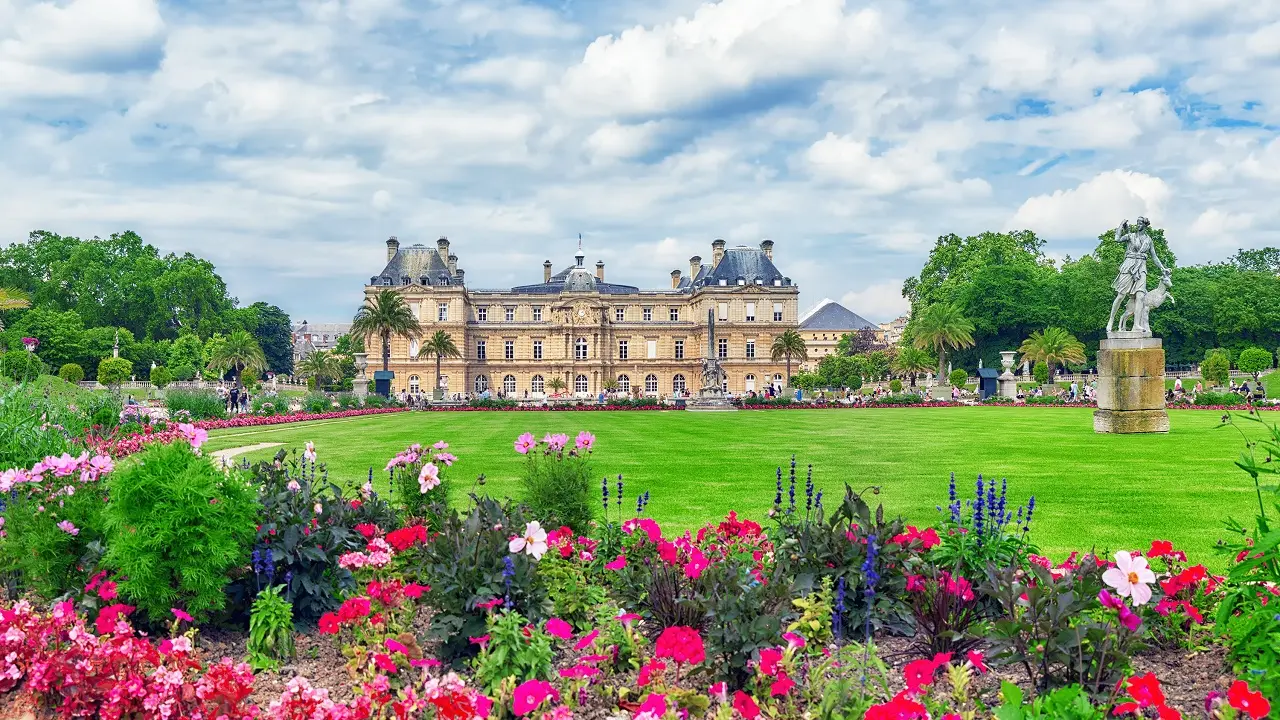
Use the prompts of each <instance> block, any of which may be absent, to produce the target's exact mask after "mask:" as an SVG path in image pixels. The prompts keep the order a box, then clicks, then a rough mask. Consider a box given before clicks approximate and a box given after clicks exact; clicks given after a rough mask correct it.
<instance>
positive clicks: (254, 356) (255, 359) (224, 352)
mask: <svg viewBox="0 0 1280 720" xmlns="http://www.w3.org/2000/svg"><path fill="white" fill-rule="evenodd" d="M209 367H210V368H213V369H216V370H218V371H219V372H222V373H225V372H227V371H231V372H232V373H234V374H235V380H236V382H237V383H239V382H240V377H241V375H242V374H243V373H244V371H245V370H248V371H250V372H252V373H255V374H256V373H260V372H262V371H263V370H265V369H266V367H267V358H266V356H265V355H263V354H262V348H261V347H259V346H258V341H257V340H256V339H254V337H253V336H252V335H250V334H249V333H247V332H245V331H244V330H237V331H235V332H233V333H231V334H230V335H228V336H227V337H226V338H225V339H223V341H222V343H221V344H219V345H218V346H217V348H215V350H214V353H213V356H212V357H210V358H209Z"/></svg>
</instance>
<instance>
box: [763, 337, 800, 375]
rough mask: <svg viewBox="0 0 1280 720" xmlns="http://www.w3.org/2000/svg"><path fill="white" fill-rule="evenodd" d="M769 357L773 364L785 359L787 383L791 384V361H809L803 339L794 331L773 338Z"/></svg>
mask: <svg viewBox="0 0 1280 720" xmlns="http://www.w3.org/2000/svg"><path fill="white" fill-rule="evenodd" d="M769 355H770V356H771V357H772V358H773V361H774V362H777V361H779V360H782V359H783V358H786V361H787V382H788V383H789V382H791V361H792V360H793V359H798V360H800V361H801V362H804V361H805V360H808V359H809V352H808V350H806V349H805V345H804V338H803V337H801V335H800V333H798V332H796V331H795V330H787V331H786V332H784V333H782V334H781V335H779V336H777V337H775V338H774V339H773V345H772V347H770V348H769Z"/></svg>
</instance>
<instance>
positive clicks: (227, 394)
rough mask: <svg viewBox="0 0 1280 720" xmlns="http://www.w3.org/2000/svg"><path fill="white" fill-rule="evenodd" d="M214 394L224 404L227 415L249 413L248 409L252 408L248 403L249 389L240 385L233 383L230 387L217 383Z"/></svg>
mask: <svg viewBox="0 0 1280 720" xmlns="http://www.w3.org/2000/svg"><path fill="white" fill-rule="evenodd" d="M214 392H216V393H217V394H218V397H219V398H221V399H222V402H224V403H226V405H227V414H228V415H242V414H244V413H247V412H249V409H250V408H251V407H253V406H252V404H251V403H250V400H251V398H250V397H249V388H246V387H245V386H244V385H242V384H241V383H235V384H233V385H231V386H230V387H228V386H227V385H225V384H223V383H218V386H217V387H216V388H214Z"/></svg>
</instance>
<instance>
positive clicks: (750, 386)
mask: <svg viewBox="0 0 1280 720" xmlns="http://www.w3.org/2000/svg"><path fill="white" fill-rule="evenodd" d="M746 382H747V384H746V391H747V392H754V391H755V389H756V376H755V375H748V376H747V377H746Z"/></svg>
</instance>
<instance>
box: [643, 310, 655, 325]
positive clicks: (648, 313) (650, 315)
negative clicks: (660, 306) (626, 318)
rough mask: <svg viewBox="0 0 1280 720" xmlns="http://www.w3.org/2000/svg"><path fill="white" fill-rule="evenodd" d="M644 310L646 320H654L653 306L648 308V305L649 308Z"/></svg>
mask: <svg viewBox="0 0 1280 720" xmlns="http://www.w3.org/2000/svg"><path fill="white" fill-rule="evenodd" d="M642 312H643V315H644V321H645V322H649V321H651V320H653V308H648V307H647V308H645V309H644V310H643V311H642Z"/></svg>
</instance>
